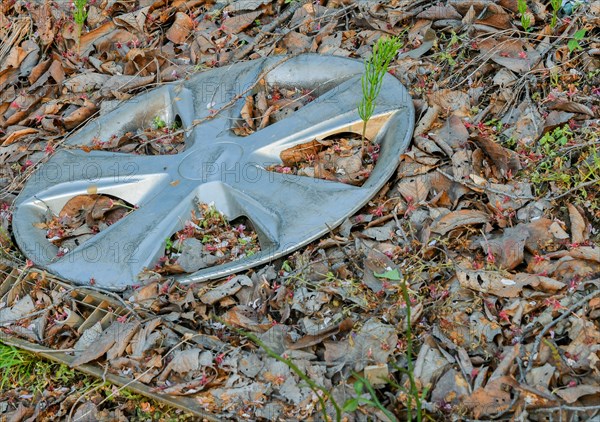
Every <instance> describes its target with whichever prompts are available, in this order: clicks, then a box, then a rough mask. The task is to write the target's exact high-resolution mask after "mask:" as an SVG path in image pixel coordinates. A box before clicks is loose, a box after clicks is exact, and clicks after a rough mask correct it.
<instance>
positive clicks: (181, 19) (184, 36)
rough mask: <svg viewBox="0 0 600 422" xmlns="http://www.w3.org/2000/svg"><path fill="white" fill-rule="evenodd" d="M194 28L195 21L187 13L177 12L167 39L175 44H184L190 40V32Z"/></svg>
mask: <svg viewBox="0 0 600 422" xmlns="http://www.w3.org/2000/svg"><path fill="white" fill-rule="evenodd" d="M193 28H194V21H193V20H192V18H190V17H189V15H187V14H186V13H182V12H177V13H176V14H175V21H174V22H173V25H171V27H170V28H169V30H168V31H167V35H166V36H167V39H168V40H169V41H171V42H173V43H175V44H183V43H185V42H187V41H188V38H189V36H190V33H191V32H192V29H193Z"/></svg>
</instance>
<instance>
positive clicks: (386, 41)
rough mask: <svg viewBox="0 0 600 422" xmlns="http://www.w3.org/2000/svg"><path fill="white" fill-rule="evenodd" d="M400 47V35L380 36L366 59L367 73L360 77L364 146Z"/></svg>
mask: <svg viewBox="0 0 600 422" xmlns="http://www.w3.org/2000/svg"><path fill="white" fill-rule="evenodd" d="M400 47H402V41H401V40H400V38H399V37H391V38H379V39H378V40H377V43H375V46H374V47H373V54H372V55H371V57H369V58H368V59H367V60H365V73H364V74H363V76H362V78H361V79H360V82H361V86H362V95H363V96H362V99H361V100H360V103H359V105H358V115H359V116H360V118H361V119H362V121H363V128H362V141H363V147H364V141H365V133H366V132H367V123H368V122H369V119H370V118H371V117H372V116H373V112H374V111H375V101H376V100H377V97H378V96H379V92H380V91H381V86H382V85H383V77H384V76H385V74H386V73H387V71H388V68H389V66H390V63H391V61H392V60H393V59H394V57H396V53H397V52H398V50H399V49H400Z"/></svg>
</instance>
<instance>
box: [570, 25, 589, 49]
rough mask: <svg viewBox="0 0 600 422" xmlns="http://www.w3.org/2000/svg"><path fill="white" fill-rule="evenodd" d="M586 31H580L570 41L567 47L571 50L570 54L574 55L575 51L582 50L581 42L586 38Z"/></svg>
mask: <svg viewBox="0 0 600 422" xmlns="http://www.w3.org/2000/svg"><path fill="white" fill-rule="evenodd" d="M585 33H586V30H585V29H580V30H579V31H577V32H575V34H573V39H571V40H569V42H568V43H567V47H568V48H569V52H570V53H572V52H573V51H575V50H582V48H581V45H579V41H581V40H582V39H583V38H584V37H585Z"/></svg>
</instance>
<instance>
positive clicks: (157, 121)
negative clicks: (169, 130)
mask: <svg viewBox="0 0 600 422" xmlns="http://www.w3.org/2000/svg"><path fill="white" fill-rule="evenodd" d="M152 125H153V126H154V128H155V129H162V128H163V127H166V126H167V122H165V121H164V119H163V118H162V117H160V116H156V117H155V118H154V119H153V120H152Z"/></svg>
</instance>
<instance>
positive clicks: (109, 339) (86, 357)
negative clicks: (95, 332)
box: [71, 321, 139, 367]
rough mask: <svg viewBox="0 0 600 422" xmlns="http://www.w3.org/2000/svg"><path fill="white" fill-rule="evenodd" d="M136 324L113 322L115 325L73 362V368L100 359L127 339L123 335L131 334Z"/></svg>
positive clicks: (109, 327)
mask: <svg viewBox="0 0 600 422" xmlns="http://www.w3.org/2000/svg"><path fill="white" fill-rule="evenodd" d="M135 324H138V325H139V323H138V322H131V323H121V322H118V321H113V323H112V324H111V325H109V326H108V328H107V329H106V330H104V331H103V332H102V334H100V337H99V338H98V339H97V340H96V341H94V342H93V343H92V344H91V345H90V346H89V347H88V348H87V349H85V350H84V351H83V352H82V353H81V354H80V355H79V356H77V357H76V358H75V359H74V360H73V362H71V366H72V367H77V366H79V365H83V364H84V363H88V362H91V361H93V360H96V359H98V358H99V357H100V356H102V355H103V354H105V353H106V352H108V351H109V350H110V349H111V348H112V347H113V345H114V344H115V343H116V342H117V341H121V340H122V339H123V338H125V336H123V334H124V333H127V332H129V331H130V330H131V329H132V327H133V326H135Z"/></svg>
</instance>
